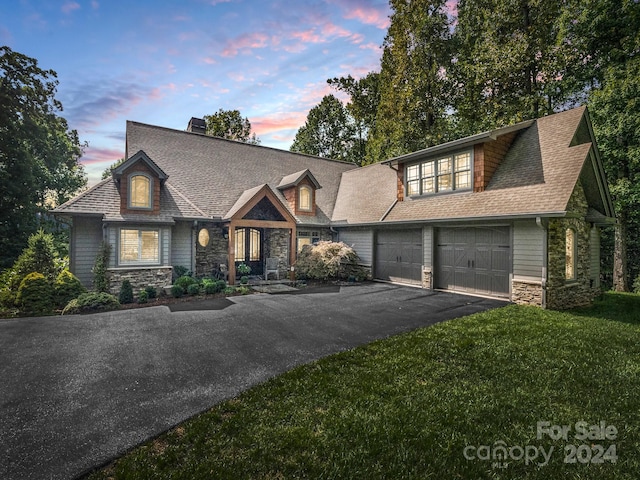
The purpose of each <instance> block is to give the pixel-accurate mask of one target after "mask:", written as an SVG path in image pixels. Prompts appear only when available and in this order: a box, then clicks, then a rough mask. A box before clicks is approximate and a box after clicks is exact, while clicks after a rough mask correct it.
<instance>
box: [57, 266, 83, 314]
mask: <svg viewBox="0 0 640 480" xmlns="http://www.w3.org/2000/svg"><path fill="white" fill-rule="evenodd" d="M54 289H55V298H56V305H58V306H59V307H61V308H62V307H64V306H65V305H66V304H67V303H69V302H70V301H71V300H73V299H74V298H78V297H79V296H80V295H82V294H83V293H87V289H86V288H84V286H83V285H82V283H80V280H79V279H78V277H76V276H75V275H74V274H73V273H71V272H70V271H69V270H63V271H61V272H60V273H59V274H58V276H57V277H56V282H55V284H54Z"/></svg>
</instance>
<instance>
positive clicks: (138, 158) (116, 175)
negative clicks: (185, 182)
mask: <svg viewBox="0 0 640 480" xmlns="http://www.w3.org/2000/svg"><path fill="white" fill-rule="evenodd" d="M138 162H144V163H145V164H146V165H147V166H148V167H149V168H150V169H151V170H152V171H153V172H154V173H155V174H156V175H157V176H158V178H159V179H160V182H161V183H164V182H165V181H166V180H167V178H169V175H167V174H166V173H165V172H164V171H163V170H162V169H161V168H160V167H159V166H158V165H157V164H156V162H154V161H153V160H151V158H150V157H149V155H147V154H146V153H145V152H144V151H142V150H138V151H137V152H136V153H135V154H134V155H131V157H129V158H128V159H127V160H125V161H124V162H122V163H121V164H120V165H118V166H117V167H116V168H114V169H113V172H111V176H112V177H113V179H114V180H116V181H119V180H120V177H122V174H123V173H124V172H125V171H126V170H127V169H128V168H129V167H131V166H132V165H135V164H136V163H138Z"/></svg>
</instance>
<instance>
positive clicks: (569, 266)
mask: <svg viewBox="0 0 640 480" xmlns="http://www.w3.org/2000/svg"><path fill="white" fill-rule="evenodd" d="M576 254H577V242H576V231H575V230H574V229H573V228H567V231H566V234H565V270H564V271H565V278H566V279H567V280H575V279H576V257H577V255H576Z"/></svg>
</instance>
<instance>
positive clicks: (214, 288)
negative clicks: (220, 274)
mask: <svg viewBox="0 0 640 480" xmlns="http://www.w3.org/2000/svg"><path fill="white" fill-rule="evenodd" d="M202 288H203V289H204V293H205V294H207V295H211V294H213V293H217V292H218V291H219V290H218V282H216V281H215V280H212V279H210V278H205V279H204V280H202Z"/></svg>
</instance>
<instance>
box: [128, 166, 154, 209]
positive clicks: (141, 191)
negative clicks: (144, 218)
mask: <svg viewBox="0 0 640 480" xmlns="http://www.w3.org/2000/svg"><path fill="white" fill-rule="evenodd" d="M129 207H130V208H151V207H152V204H151V179H150V178H149V177H147V176H146V175H142V174H137V175H132V176H131V177H129Z"/></svg>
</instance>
